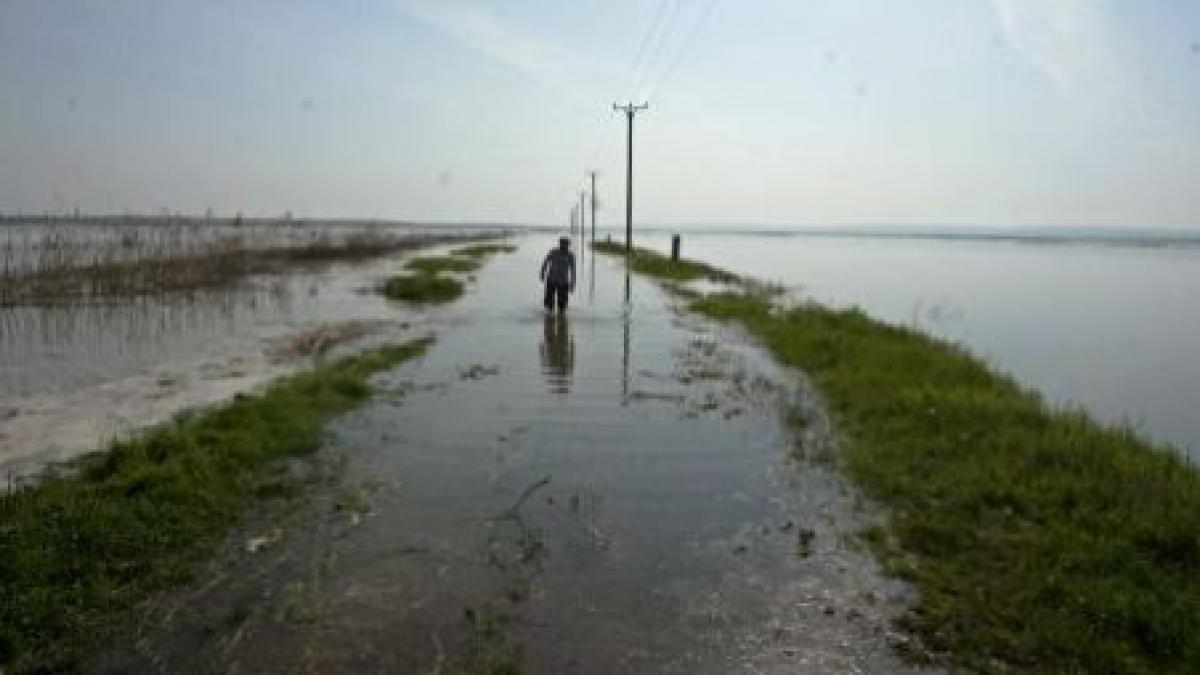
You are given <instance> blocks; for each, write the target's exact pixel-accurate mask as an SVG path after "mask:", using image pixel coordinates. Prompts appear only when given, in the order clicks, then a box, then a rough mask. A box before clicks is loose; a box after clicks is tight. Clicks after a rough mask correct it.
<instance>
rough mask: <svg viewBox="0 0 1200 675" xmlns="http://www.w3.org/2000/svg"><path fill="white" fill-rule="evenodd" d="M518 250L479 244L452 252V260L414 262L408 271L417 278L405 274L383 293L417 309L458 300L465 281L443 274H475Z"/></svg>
mask: <svg viewBox="0 0 1200 675" xmlns="http://www.w3.org/2000/svg"><path fill="white" fill-rule="evenodd" d="M515 250H516V247H515V246H509V245H505V244H477V245H473V246H467V247H463V248H459V249H455V250H454V251H451V255H448V256H422V257H418V258H413V259H411V260H409V261H408V263H407V264H405V267H406V268H408V269H410V270H414V273H413V274H401V275H397V276H394V277H390V278H389V279H387V280H386V281H385V282H384V283H383V286H382V287H381V288H380V289H379V290H380V292H381V293H383V294H384V295H385V296H387V297H389V298H391V299H393V300H401V301H404V302H408V303H412V304H415V305H432V304H442V303H447V302H450V301H452V300H456V299H457V298H458V297H459V296H461V295H462V294H463V292H464V291H465V290H466V287H465V285H464V284H463V282H462V280H460V279H458V278H455V277H452V276H444V275H443V274H442V273H443V272H450V273H454V272H457V273H467V272H474V271H475V270H477V269H479V268H480V267H481V266H482V265H483V261H484V260H485V259H486V258H488V257H490V256H492V255H494V254H496V253H510V252H512V251H515Z"/></svg>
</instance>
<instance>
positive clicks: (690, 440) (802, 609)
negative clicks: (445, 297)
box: [95, 238, 912, 673]
mask: <svg viewBox="0 0 1200 675" xmlns="http://www.w3.org/2000/svg"><path fill="white" fill-rule="evenodd" d="M551 243H552V242H551V241H550V240H548V239H547V240H545V241H543V240H539V239H536V238H529V239H528V240H527V241H525V242H524V244H523V246H522V247H521V249H520V251H518V253H516V254H514V255H511V256H503V257H500V258H497V259H496V260H495V261H494V262H492V263H491V264H490V265H489V266H488V267H486V268H485V269H484V270H483V271H482V272H481V273H480V274H479V278H478V283H477V285H476V287H475V288H474V289H473V290H472V292H471V293H470V294H469V295H468V296H467V297H466V298H464V299H463V300H462V301H460V302H458V303H456V304H454V305H452V306H450V307H449V308H445V309H440V310H433V311H430V312H428V313H425V314H418V315H416V316H415V317H414V318H413V320H414V321H416V322H418V323H419V324H420V325H422V326H423V327H426V328H431V329H432V330H434V332H436V333H437V335H438V341H437V343H436V345H434V346H433V347H432V348H431V349H430V351H429V353H428V354H427V355H426V356H425V357H423V358H422V359H420V360H418V361H415V362H412V363H409V364H405V365H404V366H402V367H400V368H398V369H396V370H394V371H391V372H389V373H386V374H384V375H382V376H381V377H379V378H378V385H379V388H380V390H381V393H380V394H379V395H378V396H377V397H376V398H375V399H374V400H373V402H372V403H370V404H368V405H367V406H365V407H363V408H361V409H359V410H357V411H355V412H354V413H351V414H349V415H347V416H345V417H344V418H342V419H341V420H339V421H338V422H337V423H336V424H335V425H334V426H333V428H332V429H331V430H330V433H329V440H328V443H327V445H326V448H325V449H324V450H323V451H322V453H321V455H320V458H319V459H318V460H317V461H316V462H315V463H314V464H313V465H312V466H309V467H308V468H307V469H304V471H307V472H308V474H307V475H309V479H308V480H309V483H311V489H310V490H307V491H305V495H306V496H305V497H304V498H302V499H296V500H293V501H291V502H289V503H288V504H287V505H286V506H285V507H281V508H279V509H276V510H275V511H274V512H272V513H270V514H259V515H256V516H255V517H254V518H252V519H251V520H249V521H248V522H247V524H246V525H245V526H244V527H243V530H242V531H241V532H240V533H239V535H238V536H237V537H236V538H234V539H232V540H231V541H230V543H229V545H228V546H227V548H226V551H225V553H224V554H223V555H222V556H221V558H220V559H218V560H217V561H216V562H214V563H213V565H212V566H211V568H210V569H209V570H208V571H207V572H206V575H205V576H206V580H205V581H204V582H203V583H199V584H197V585H196V586H195V587H193V588H189V589H186V590H184V591H181V592H179V593H176V594H172V595H171V596H170V597H164V598H160V599H158V600H156V602H155V603H154V604H153V606H152V607H151V608H149V609H148V611H147V613H146V617H147V618H146V620H145V621H144V622H143V624H142V625H141V626H139V627H138V629H137V631H136V635H134V636H132V637H131V638H130V639H129V640H128V641H127V643H126V644H123V645H120V646H119V647H118V648H116V649H114V651H112V652H111V653H109V654H106V655H105V656H104V657H103V658H102V659H101V660H100V661H98V662H97V663H96V664H95V670H96V671H99V672H119V671H155V672H403V673H410V672H411V673H455V672H468V673H470V672H529V673H737V672H747V673H775V672H779V673H784V672H787V673H793V672H805V673H847V672H867V673H892V672H903V671H906V670H908V666H906V665H905V664H904V663H903V662H902V661H900V660H899V659H898V657H897V656H896V652H895V649H894V647H895V646H896V645H897V644H898V643H902V642H904V640H905V637H904V636H903V635H901V634H899V633H898V632H896V631H895V629H894V628H893V627H892V619H893V618H894V617H895V616H897V615H898V614H899V613H900V612H902V611H903V609H904V608H905V607H906V606H908V604H909V603H910V602H911V600H912V597H911V595H910V593H911V591H910V590H909V589H908V588H907V587H905V586H904V585H903V584H901V583H899V582H897V581H894V580H889V579H885V578H883V577H882V576H881V574H880V571H879V568H878V566H877V565H876V564H875V563H874V562H873V561H872V559H871V557H870V555H869V553H868V552H867V551H866V550H865V549H864V547H863V545H862V544H861V543H860V542H859V541H858V539H857V538H856V537H855V533H856V532H857V531H859V530H860V529H861V528H862V527H863V526H864V525H865V524H867V523H869V522H870V521H871V519H872V518H873V517H874V516H873V515H872V514H871V512H870V509H869V508H867V507H865V506H864V505H862V504H861V503H860V502H859V500H858V499H857V498H856V497H855V495H854V494H853V492H852V491H851V490H850V489H849V487H848V485H847V484H846V482H845V480H844V479H843V478H842V477H841V476H840V475H839V474H838V473H837V471H836V470H835V467H834V460H835V458H834V455H833V453H834V444H833V443H832V442H831V440H830V433H829V429H828V424H827V422H826V421H825V420H824V417H823V413H822V411H821V406H820V401H819V399H818V398H817V397H816V396H815V395H814V393H813V392H812V391H811V390H810V389H809V388H808V387H807V385H806V384H805V382H804V379H803V378H802V377H801V376H799V375H798V374H796V373H791V372H785V371H782V370H780V369H778V368H777V367H776V366H774V365H773V364H772V363H771V361H770V360H769V359H768V358H766V357H765V356H764V354H763V353H762V352H761V351H760V350H759V349H758V348H757V347H755V346H753V345H751V344H749V343H748V342H747V341H746V340H744V339H742V338H741V337H740V336H739V335H737V334H736V333H733V332H730V331H728V330H726V329H723V328H720V327H718V326H716V325H714V324H711V323H708V322H705V321H702V320H700V319H698V318H696V317H692V316H689V315H686V314H684V313H682V312H681V311H680V310H679V309H677V308H676V307H674V306H673V303H672V300H671V298H670V297H669V296H668V295H667V294H666V293H664V292H663V291H662V290H661V289H660V288H658V287H657V286H656V285H654V284H653V283H652V282H649V281H645V280H643V279H639V278H637V277H633V278H631V279H630V278H628V277H627V276H626V275H625V273H624V271H623V268H622V264H621V263H620V262H619V261H615V260H612V259H599V260H593V259H591V258H590V256H586V255H584V256H582V257H581V261H580V262H581V265H580V267H581V278H580V281H579V285H578V286H579V290H578V291H577V292H576V293H575V295H574V296H573V297H572V305H571V308H570V310H569V311H568V313H567V314H566V316H558V315H547V314H544V313H543V312H542V310H541V308H540V306H539V305H540V302H539V301H540V297H539V289H538V288H537V286H536V276H535V273H536V271H537V269H538V264H539V263H540V260H541V256H542V255H543V254H544V253H545V250H544V248H548V247H549V245H550V244H551ZM627 298H628V300H629V301H628V302H627V301H626V299H627ZM505 668H511V669H510V670H505Z"/></svg>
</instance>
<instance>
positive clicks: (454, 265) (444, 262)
mask: <svg viewBox="0 0 1200 675" xmlns="http://www.w3.org/2000/svg"><path fill="white" fill-rule="evenodd" d="M480 264H481V263H480V261H479V260H476V259H472V258H455V257H452V256H422V257H418V258H413V259H411V260H409V261H408V263H407V264H406V265H405V267H407V268H408V269H410V270H413V271H414V272H420V273H422V274H438V273H440V272H474V271H475V270H477V269H479V265H480Z"/></svg>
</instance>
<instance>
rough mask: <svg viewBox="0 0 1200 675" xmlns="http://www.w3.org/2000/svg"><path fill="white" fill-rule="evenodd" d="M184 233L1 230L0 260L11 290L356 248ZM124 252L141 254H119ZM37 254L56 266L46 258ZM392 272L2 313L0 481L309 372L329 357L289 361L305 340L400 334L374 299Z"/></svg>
mask: <svg viewBox="0 0 1200 675" xmlns="http://www.w3.org/2000/svg"><path fill="white" fill-rule="evenodd" d="M191 229H194V228H191ZM191 229H190V228H187V227H183V226H180V227H176V228H174V229H173V230H172V229H169V228H168V229H162V230H158V229H155V228H153V227H135V228H128V227H108V228H106V227H90V226H89V227H77V228H74V229H71V228H66V229H65V230H64V231H62V232H59V231H57V230H56V231H54V232H52V233H51V234H49V235H48V234H47V230H46V229H45V228H39V227H35V226H30V227H19V226H6V227H3V228H0V249H3V250H5V251H6V255H7V256H8V260H9V262H8V265H9V266H8V272H7V273H8V274H11V275H13V276H14V277H15V276H16V275H17V274H18V272H19V271H21V272H27V271H28V269H29V268H30V267H33V268H35V269H44V268H45V266H51V267H53V266H54V265H60V264H61V265H66V264H67V262H68V261H69V262H70V264H71V265H74V266H75V267H69V266H67V267H57V268H54V269H78V268H80V267H81V266H82V267H85V268H86V266H87V265H91V264H95V263H94V261H101V262H102V263H103V262H106V261H107V262H111V261H121V260H126V261H128V260H131V259H132V258H130V256H137V255H144V256H146V259H150V260H156V259H168V260H169V259H170V256H174V255H179V254H191V253H195V252H197V251H201V252H202V251H208V250H210V248H211V247H212V246H213V245H214V243H213V242H218V241H220V239H221V237H230V236H239V237H243V238H244V239H243V242H244V243H243V245H244V246H245V247H246V250H262V249H272V250H284V249H287V248H288V247H292V248H291V250H293V251H295V250H298V249H297V248H295V247H301V249H302V248H303V247H307V246H310V245H312V244H313V243H314V242H318V243H320V242H322V241H328V242H342V241H345V240H346V239H347V238H350V241H354V239H353V238H354V237H356V236H363V235H362V232H361V230H358V229H355V228H341V229H339V228H336V227H330V228H325V229H320V228H317V229H312V228H299V227H274V226H272V227H257V228H256V227H251V226H247V227H241V228H235V227H225V228H213V229H212V230H211V231H210V230H207V229H202V230H200V231H198V232H191ZM440 233H441V234H448V233H449V234H453V233H455V232H454V231H449V232H448V231H445V230H443V231H441V232H440ZM428 234H429V232H428V231H427V230H419V229H414V228H395V229H391V230H385V232H384V233H383V234H379V233H376V234H372V235H370V237H371V238H372V239H371V240H372V241H376V242H379V241H384V239H382V238H381V237H396V238H397V240H399V239H400V238H403V237H408V238H412V237H420V236H425V235H428ZM129 241H137V242H139V246H142V245H143V244H144V246H145V247H144V248H137V247H132V246H126V245H125V244H126V243H128V242H129ZM46 242H52V243H51V245H53V246H57V247H58V249H59V250H58V252H55V253H52V254H44V253H43V252H42V251H41V250H40V247H41V246H42V245H45V244H46ZM48 260H56V261H58V262H47V261H48ZM39 266H42V267H39ZM399 266H400V263H399V262H397V258H396V257H395V256H394V255H390V256H385V257H382V258H380V257H378V256H375V257H368V258H366V259H364V260H351V261H348V262H338V261H333V262H330V263H324V264H307V265H306V264H300V265H287V266H283V265H278V267H279V269H276V270H273V271H271V272H253V273H250V274H247V275H245V276H243V277H240V278H236V279H230V280H229V283H223V284H220V285H216V286H204V287H199V288H194V289H187V290H185V289H180V290H174V291H171V292H159V293H144V292H139V293H100V292H96V293H89V294H87V295H82V296H74V297H70V298H67V299H62V298H54V299H52V300H50V301H47V302H32V301H26V302H20V303H12V304H7V305H5V304H3V303H0V473H5V474H8V473H15V474H24V473H28V472H30V471H33V470H35V469H36V468H37V467H38V466H40V465H41V464H43V463H44V462H45V461H48V460H55V459H63V458H66V457H69V456H71V455H74V454H78V453H79V452H83V451H87V450H92V449H95V448H96V447H99V446H101V445H103V444H104V443H105V442H106V441H107V440H109V439H111V438H114V437H118V436H124V435H126V434H128V433H130V432H131V431H134V430H136V429H138V428H141V427H143V426H145V425H147V424H152V423H156V422H159V421H162V420H165V419H168V418H169V417H170V416H171V415H173V414H174V413H176V412H177V411H179V410H181V409H185V408H190V407H194V406H199V405H205V404H209V403H212V402H215V401H219V400H222V399H225V398H228V397H230V396H232V395H233V394H234V393H236V392H239V391H245V390H247V389H250V388H252V387H254V386H256V385H259V384H261V383H263V382H266V381H269V380H270V379H272V378H274V377H277V376H279V375H282V374H284V373H287V372H291V371H293V370H295V369H296V368H297V367H300V366H304V365H307V364H308V363H310V362H311V359H312V357H314V356H319V353H318V352H323V351H325V350H327V349H328V348H329V347H331V346H332V345H330V344H325V345H316V344H314V345H310V348H307V349H305V348H299V349H297V348H296V345H295V344H294V343H295V341H296V340H297V339H303V337H304V336H305V335H306V334H309V335H311V334H312V333H313V332H314V331H317V332H320V333H323V335H325V336H326V338H327V339H326V340H325V342H329V339H328V336H330V335H332V334H333V333H339V332H340V333H341V337H343V338H346V339H349V338H350V337H356V338H357V337H363V336H367V335H369V334H372V333H376V332H379V330H382V329H384V328H387V329H389V330H391V331H392V332H395V330H396V329H397V328H400V327H402V326H403V325H406V322H405V316H404V308H403V307H402V306H399V305H397V304H396V303H391V302H388V301H387V300H385V299H383V298H381V297H380V296H379V295H378V294H376V293H374V291H373V288H374V286H375V285H376V284H377V283H378V282H379V280H380V279H382V278H383V277H384V276H386V275H387V274H389V273H394V272H395V271H396V270H397V269H398V268H399ZM351 334H353V335H351Z"/></svg>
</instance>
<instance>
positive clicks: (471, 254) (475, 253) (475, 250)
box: [450, 244, 517, 259]
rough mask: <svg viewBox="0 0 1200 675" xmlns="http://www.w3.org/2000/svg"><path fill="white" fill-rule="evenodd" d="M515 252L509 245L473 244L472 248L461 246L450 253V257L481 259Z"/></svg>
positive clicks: (513, 247) (515, 248) (514, 248)
mask: <svg viewBox="0 0 1200 675" xmlns="http://www.w3.org/2000/svg"><path fill="white" fill-rule="evenodd" d="M516 250H517V247H516V246H513V245H511V244H475V245H473V246H463V247H462V248H456V249H454V250H453V251H450V255H453V256H458V257H460V258H473V259H482V258H487V257H490V256H493V255H496V254H498V253H513V252H514V251H516Z"/></svg>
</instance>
